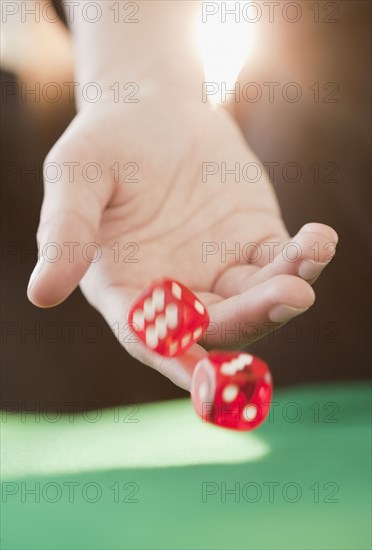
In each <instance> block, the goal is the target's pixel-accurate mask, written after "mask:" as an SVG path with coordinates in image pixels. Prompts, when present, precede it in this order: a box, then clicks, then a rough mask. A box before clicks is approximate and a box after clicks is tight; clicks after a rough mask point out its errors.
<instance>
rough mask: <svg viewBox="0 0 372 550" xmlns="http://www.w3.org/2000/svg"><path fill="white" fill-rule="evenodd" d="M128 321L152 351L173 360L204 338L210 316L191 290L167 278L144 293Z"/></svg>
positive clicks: (135, 304)
mask: <svg viewBox="0 0 372 550" xmlns="http://www.w3.org/2000/svg"><path fill="white" fill-rule="evenodd" d="M128 322H129V324H130V325H131V328H132V330H133V331H134V332H135V333H136V334H137V336H138V337H139V338H140V339H141V340H142V342H143V343H144V344H145V345H146V346H147V347H148V348H150V349H152V350H153V351H156V352H157V353H159V354H160V355H164V356H166V357H173V356H175V355H181V354H182V353H184V352H185V351H186V350H187V349H188V348H189V347H191V346H192V345H193V344H194V343H195V342H196V341H197V340H199V339H200V338H201V336H202V334H203V333H204V332H205V330H206V329H207V326H208V323H209V315H208V312H207V310H206V308H205V306H204V305H203V304H202V303H201V301H200V300H199V299H198V298H197V297H196V296H195V294H193V293H192V292H191V290H189V289H188V288H186V287H185V286H184V285H182V284H181V283H179V282H177V281H173V280H170V279H164V280H162V281H157V282H155V283H153V284H152V285H151V286H149V287H147V288H146V289H145V290H144V292H143V293H142V294H141V296H140V297H139V298H138V299H137V300H136V302H135V303H134V304H133V306H132V307H131V309H130V311H129V314H128Z"/></svg>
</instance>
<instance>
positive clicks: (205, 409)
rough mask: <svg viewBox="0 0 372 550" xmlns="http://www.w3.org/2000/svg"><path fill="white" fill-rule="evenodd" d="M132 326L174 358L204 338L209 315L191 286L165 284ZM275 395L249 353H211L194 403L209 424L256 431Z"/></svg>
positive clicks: (154, 290)
mask: <svg viewBox="0 0 372 550" xmlns="http://www.w3.org/2000/svg"><path fill="white" fill-rule="evenodd" d="M128 322H129V323H130V325H131V328H132V330H133V331H134V332H135V333H136V334H137V336H138V337H139V338H140V340H142V342H143V343H144V344H145V345H146V346H147V347H148V348H150V349H151V350H153V351H155V352H157V353H159V354H160V355H163V356H165V357H174V356H177V355H181V354H183V353H184V352H185V351H186V350H187V349H188V348H190V347H191V346H192V345H193V344H194V343H195V342H197V341H198V340H199V339H200V338H201V337H202V335H203V333H204V332H205V331H206V329H207V327H208V323H209V315H208V312H207V310H206V308H205V306H204V305H203V304H202V303H201V301H200V300H199V299H198V298H197V297H196V296H195V295H194V294H193V293H192V292H191V291H190V290H189V289H188V288H187V287H185V286H184V285H182V284H181V283H179V282H178V281H174V280H170V279H164V280H162V281H157V282H155V283H153V284H152V285H151V286H149V287H147V288H146V289H145V290H144V292H143V293H142V294H141V295H140V297H139V298H138V299H137V300H136V302H135V303H134V304H133V306H132V307H131V309H130V311H129V314H128ZM271 394H272V382H271V376H270V372H269V369H268V367H267V365H266V364H265V363H264V362H263V361H262V360H261V359H258V358H257V357H253V355H250V354H248V353H240V352H223V351H221V352H213V353H210V354H209V355H208V356H207V357H205V358H203V359H202V360H201V361H199V363H198V364H197V365H196V367H195V371H194V375H193V381H192V388H191V395H192V401H193V404H194V407H195V409H196V412H197V413H198V414H199V416H200V417H201V418H202V419H203V421H205V422H212V423H213V424H217V425H219V426H224V427H227V428H232V429H236V430H251V429H253V428H256V427H257V426H258V425H259V424H261V422H262V421H263V420H264V419H265V417H266V416H267V413H268V411H269V408H270V401H271Z"/></svg>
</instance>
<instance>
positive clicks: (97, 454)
mask: <svg viewBox="0 0 372 550" xmlns="http://www.w3.org/2000/svg"><path fill="white" fill-rule="evenodd" d="M73 409H74V406H73V405H71V413H70V414H68V415H61V414H60V412H59V410H58V406H56V405H55V404H54V405H53V404H49V405H48V406H46V407H43V408H41V409H40V410H39V411H36V412H34V413H28V414H26V413H24V412H22V411H20V412H18V413H16V414H15V413H11V412H7V411H3V414H2V423H1V447H2V493H1V548H2V549H35V550H36V549H38V550H41V549H49V550H51V549H61V550H62V549H63V550H66V549H83V548H84V549H129V548H130V549H153V548H154V549H157V548H159V549H168V548H172V549H181V548H182V549H189V548H190V549H193V548H195V549H202V548H203V549H204V548H210V549H214V548H216V549H234V548H236V549H243V548H246V549H271V548H272V549H274V548H275V549H292V548H293V549H305V548H306V549H328V548H332V549H337V550H340V549H348V550H350V549H354V548H355V549H370V548H371V458H370V445H371V430H370V429H371V421H370V392H369V389H368V385H367V384H365V385H361V384H348V385H331V384H329V385H323V386H311V387H310V386H307V387H297V388H292V389H286V390H278V391H275V393H274V398H273V406H272V409H271V414H270V417H269V418H268V420H267V421H266V422H265V423H264V424H263V425H262V426H261V427H260V428H259V429H258V430H256V431H254V432H251V433H249V432H245V433H239V432H233V431H228V430H224V429H221V428H217V427H215V426H212V425H208V424H205V423H203V422H202V421H201V420H200V419H199V418H198V417H197V416H196V415H195V413H194V411H193V408H192V405H191V402H190V401H189V400H177V401H171V402H166V403H157V404H149V405H139V406H136V405H128V406H126V407H122V408H117V409H115V408H113V409H107V410H105V411H90V412H89V413H86V414H84V415H82V414H75V413H74V410H73Z"/></svg>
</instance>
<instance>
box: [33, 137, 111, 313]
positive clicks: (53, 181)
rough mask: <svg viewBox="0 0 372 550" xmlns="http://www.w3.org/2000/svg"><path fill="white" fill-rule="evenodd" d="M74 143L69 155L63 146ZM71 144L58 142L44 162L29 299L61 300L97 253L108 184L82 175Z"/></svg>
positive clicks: (44, 302) (47, 302) (47, 304)
mask: <svg viewBox="0 0 372 550" xmlns="http://www.w3.org/2000/svg"><path fill="white" fill-rule="evenodd" d="M74 149H75V151H74V155H73V156H70V155H69V153H68V150H69V151H73V150H74ZM76 149H77V147H69V148H68V150H67V149H66V147H63V148H61V147H59V146H58V145H57V146H55V148H54V150H53V151H52V152H51V153H50V154H49V156H48V157H47V159H46V161H45V164H44V200H43V205H42V209H41V215H40V223H39V228H38V233H37V242H38V250H39V258H38V262H37V264H36V266H35V268H34V270H33V272H32V274H31V277H30V281H29V285H28V289H27V295H28V298H29V300H30V301H31V302H32V303H33V304H35V305H36V306H39V307H51V306H55V305H57V304H59V303H60V302H62V301H63V300H65V299H66V298H67V297H68V296H69V295H70V294H71V292H72V291H73V290H74V289H75V288H76V287H77V285H78V284H79V281H80V279H81V278H82V276H83V275H84V273H85V272H86V271H87V269H88V268H89V265H90V263H91V262H92V260H93V261H96V260H97V255H99V254H100V247H99V245H98V243H97V242H96V241H97V235H98V229H99V226H100V221H101V215H102V211H103V209H104V207H105V204H107V201H108V200H109V192H110V189H109V187H110V186H109V184H108V182H102V181H98V182H96V181H95V183H92V180H90V181H88V180H87V179H86V178H85V179H84V177H83V175H82V167H83V166H86V163H85V162H82V161H81V159H79V160H77V157H76V155H77V153H76ZM92 164H93V163H92Z"/></svg>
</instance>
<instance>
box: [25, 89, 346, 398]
mask: <svg viewBox="0 0 372 550" xmlns="http://www.w3.org/2000/svg"><path fill="white" fill-rule="evenodd" d="M46 162H47V163H57V164H58V166H59V167H60V169H61V173H62V177H61V178H60V179H59V181H58V182H54V183H53V182H52V181H48V180H46V181H45V198H44V203H43V207H42V212H41V220H40V227H39V231H38V243H39V250H40V252H43V251H44V253H43V254H42V255H43V256H45V251H46V250H47V247H46V244H47V243H50V242H54V243H58V244H59V249H60V250H62V251H63V253H62V255H61V257H60V258H59V260H58V261H56V262H48V261H45V259H44V260H43V259H41V260H40V261H39V263H38V265H37V266H36V269H35V272H36V275H33V276H32V277H31V280H30V286H29V290H28V296H29V298H30V300H31V301H32V302H33V303H34V304H35V305H38V306H40V307H50V306H53V305H56V304H58V303H60V302H62V301H63V300H65V299H66V298H67V297H68V295H69V294H70V293H71V292H72V291H73V290H74V288H75V287H76V286H77V285H78V284H79V283H80V286H81V289H82V291H83V293H84V295H85V296H86V298H87V300H88V301H89V302H90V303H91V304H92V305H93V306H94V307H95V308H97V309H98V311H100V312H101V314H102V315H103V316H104V317H105V319H106V321H107V322H108V323H109V325H110V326H111V327H112V328H113V329H115V327H116V329H115V332H116V333H117V336H118V338H119V340H120V341H121V343H122V344H123V346H124V347H125V348H126V349H127V350H128V352H129V353H130V354H132V355H133V356H135V357H136V358H137V359H139V360H140V361H142V362H143V363H145V364H147V365H149V366H152V367H154V368H155V369H157V370H159V371H160V372H162V373H163V374H164V375H165V376H167V377H169V378H170V379H171V380H172V381H173V382H175V383H176V384H178V385H180V386H181V387H184V388H186V389H189V388H190V381H191V374H192V370H193V367H194V365H195V363H196V361H197V360H198V359H199V358H200V357H201V356H203V355H204V354H205V353H206V351H205V349H204V347H202V346H200V345H194V346H193V347H192V348H191V349H190V350H189V351H188V352H186V354H184V355H183V356H181V357H177V358H173V359H165V358H162V357H160V356H158V355H156V354H155V353H153V352H151V351H149V350H147V349H146V348H145V347H144V346H143V345H142V344H141V343H134V342H133V336H131V335H130V334H128V328H127V327H125V323H126V316H127V311H128V307H129V305H130V303H131V301H132V300H133V298H134V297H135V296H136V294H137V293H138V291H139V290H140V289H141V288H142V287H143V286H144V285H146V284H147V283H149V282H151V281H152V280H153V279H156V278H159V277H163V276H167V277H170V278H175V279H178V280H180V281H181V282H182V283H184V284H185V285H186V286H188V287H190V288H191V289H192V290H193V291H194V292H195V293H196V294H197V295H198V296H199V297H200V299H201V300H202V301H203V302H204V303H205V304H206V305H207V307H208V310H209V313H210V317H211V327H212V329H213V330H211V331H208V333H207V337H206V339H205V341H204V342H203V344H204V345H205V347H214V348H216V347H224V346H231V345H232V346H235V347H242V346H244V345H246V344H247V343H249V342H250V341H252V340H253V339H254V337H255V335H256V334H257V332H258V333H259V334H260V335H261V334H265V333H266V332H267V331H268V330H270V329H272V328H273V327H276V326H279V325H280V323H282V322H285V321H287V320H289V319H291V318H292V317H294V316H296V315H298V314H299V313H301V312H302V311H305V310H306V309H307V308H309V307H310V306H311V305H312V304H313V302H314V299H315V295H314V291H313V289H312V287H311V284H312V283H313V282H314V281H315V280H316V278H317V276H318V275H319V274H320V272H321V271H322V269H323V268H324V266H325V265H326V262H328V261H330V260H331V258H332V256H333V253H334V249H335V245H336V243H337V235H336V233H335V232H334V230H333V229H331V228H329V227H327V226H324V225H322V224H316V223H313V224H307V225H305V226H304V227H303V228H302V230H301V231H300V232H299V233H298V234H297V235H296V236H295V237H294V238H293V241H294V242H295V243H296V247H294V246H293V247H285V245H286V243H288V241H289V240H290V238H289V235H288V233H287V231H286V229H285V226H284V223H283V221H282V219H281V215H280V212H279V208H278V205H277V202H276V199H275V196H274V193H273V190H272V188H271V185H270V183H269V181H268V178H267V176H266V174H265V173H264V171H262V176H261V177H260V178H259V180H258V181H256V182H253V181H251V182H247V181H246V180H245V179H243V177H241V178H240V182H235V181H234V178H233V177H231V176H227V180H226V182H225V183H223V182H222V181H221V171H220V170H219V171H218V173H216V174H215V175H213V176H211V175H210V176H209V177H208V178H207V181H204V182H203V177H202V171H203V163H205V162H208V163H216V165H217V166H218V167H220V166H221V163H226V166H227V168H229V167H231V166H234V165H235V163H238V165H240V167H241V168H242V167H243V166H245V165H246V164H247V163H249V162H253V163H257V166H260V165H259V161H258V160H257V158H256V157H255V156H254V155H253V153H252V152H251V151H250V150H249V148H248V147H247V145H246V143H245V141H244V139H243V137H242V135H241V133H240V131H239V129H238V127H237V125H236V123H235V122H234V121H233V120H232V118H231V117H230V115H229V114H228V113H227V112H226V111H225V110H223V109H213V108H211V107H210V106H209V105H208V104H204V103H201V102H195V101H193V100H191V101H190V100H188V99H187V97H183V96H182V94H179V95H178V96H177V95H176V94H172V95H169V97H164V95H163V96H160V95H158V94H157V93H155V94H147V95H146V96H145V97H144V98H141V101H140V102H139V103H138V104H130V105H125V104H124V105H123V104H119V103H114V102H112V100H111V101H110V100H109V99H106V100H103V101H102V102H100V103H99V104H97V105H96V106H94V109H93V108H90V107H89V108H88V107H87V108H84V109H82V110H81V111H80V113H79V114H78V115H77V116H76V118H75V120H74V121H73V122H72V124H71V125H70V127H69V128H68V129H67V131H66V132H65V134H64V135H63V136H62V137H61V139H60V140H59V141H58V143H57V144H56V145H55V146H54V148H53V149H52V151H51V152H50V154H49V156H48V158H47V160H46ZM91 162H95V163H97V164H98V165H99V166H100V167H101V169H102V177H101V179H100V181H98V182H96V183H92V182H89V181H87V178H86V177H85V178H84V177H83V176H82V167H83V166H85V165H86V164H87V163H91ZM128 162H130V163H135V164H134V165H133V166H135V165H137V166H138V168H139V171H138V174H136V175H134V176H133V177H134V178H138V182H137V183H129V182H127V183H126V182H123V178H124V176H125V175H128V173H123V172H122V173H121V174H119V175H120V178H119V181H117V178H116V175H115V173H114V171H113V170H112V169H111V168H110V166H111V167H112V166H113V165H114V163H118V164H119V165H120V166H121V167H123V166H124V165H125V163H128ZM66 163H77V164H76V168H75V173H74V176H73V177H71V171H70V172H69V170H68V166H67V165H66ZM49 166H53V165H49ZM70 167H71V164H70ZM87 173H88V172H87ZM254 173H255V172H254V170H252V174H254ZM89 177H90V179H93V178H94V172H93V174H90V175H89ZM251 179H252V180H253V179H254V177H253V175H251ZM89 242H95V243H97V244H98V246H99V248H98V247H96V248H95V247H89V248H86V249H85V252H84V254H83V247H84V245H86V244H87V243H89ZM63 243H78V244H77V245H76V246H74V247H72V245H70V252H71V251H72V249H73V252H74V254H73V261H72V262H71V261H70V260H71V255H70V257H69V253H68V251H69V249H68V246H66V245H63ZM115 243H118V245H115ZM128 243H136V244H135V245H129V246H128ZM203 243H204V244H203ZM205 243H216V244H215V245H214V246H213V245H209V246H210V248H207V249H206V244H205ZM222 243H226V249H227V251H231V250H234V249H236V250H237V257H235V255H234V254H226V256H225V257H224V255H223V254H222V256H221V249H222V247H223V246H224V245H223V244H222ZM247 243H257V246H245V245H246V244H247ZM268 243H276V244H271V245H269V244H268ZM315 243H317V244H316V245H315V246H314V244H315ZM126 246H127V249H126V250H124V248H125V247H126ZM216 246H217V248H218V253H215V254H212V255H206V254H205V252H206V250H207V251H211V250H212V249H213V251H215V250H216ZM283 247H284V250H283ZM97 250H98V251H101V252H102V255H101V257H100V258H99V259H98V261H95V262H92V263H89V261H87V258H88V255H89V254H90V258H93V259H94V257H95V255H96V253H97ZM203 250H204V258H203ZM273 251H274V253H275V259H274V258H273V254H272V253H273ZM298 251H300V254H299V255H298ZM317 251H318V254H317V256H316V257H314V253H315V252H317ZM131 252H132V258H133V259H135V260H138V262H137V263H129V262H128V259H130V253H131ZM118 253H119V255H118ZM259 254H261V256H260V257H258V255H259ZM296 254H297V255H298V258H297V259H296V261H289V260H290V259H291V258H293V256H294V255H295V256H296ZM314 259H316V261H317V263H314V261H313V260H314ZM88 268H89V269H88ZM237 325H238V328H239V333H240V334H239V336H238V341H235V340H236V339H237V338H236V335H235V334H234V333H230V334H229V332H228V331H234V330H235V329H236V326H237ZM119 326H120V327H121V328H120V331H118V330H117V327H119ZM247 327H250V328H251V330H248V329H247ZM252 328H253V332H252Z"/></svg>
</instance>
